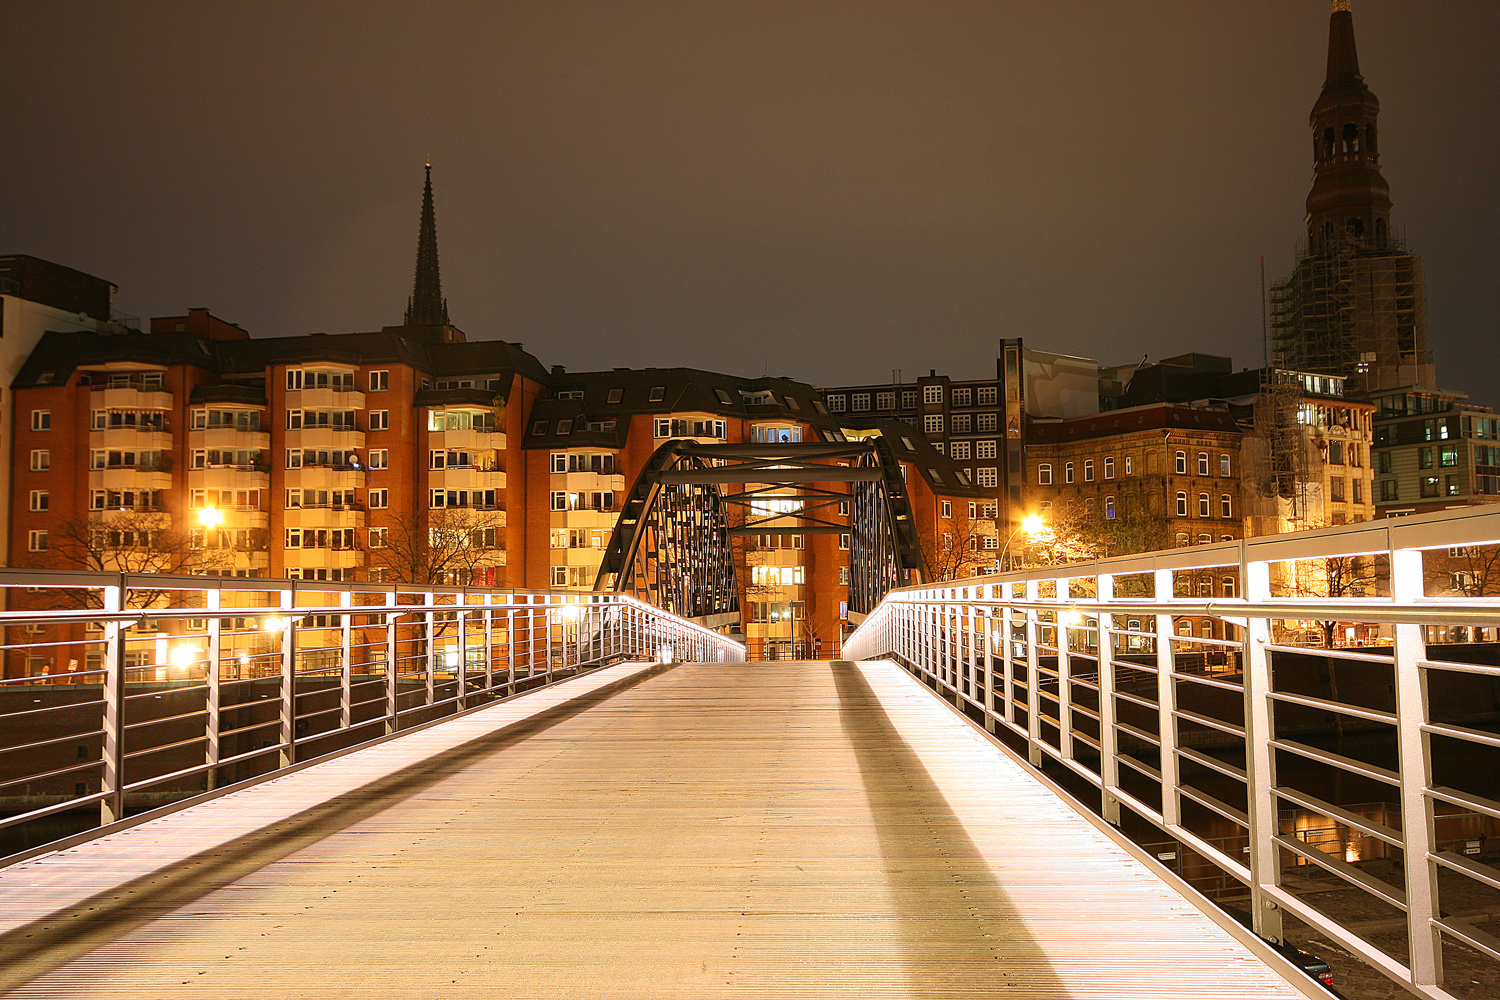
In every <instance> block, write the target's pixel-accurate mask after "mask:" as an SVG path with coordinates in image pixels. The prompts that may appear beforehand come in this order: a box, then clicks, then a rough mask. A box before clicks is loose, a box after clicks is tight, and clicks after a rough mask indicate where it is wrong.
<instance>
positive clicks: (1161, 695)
mask: <svg viewBox="0 0 1500 1000" xmlns="http://www.w3.org/2000/svg"><path fill="white" fill-rule="evenodd" d="M1152 586H1153V588H1154V589H1153V593H1154V594H1155V599H1156V601H1157V602H1164V601H1170V600H1172V598H1173V596H1174V595H1175V591H1174V589H1173V579H1172V571H1171V570H1169V569H1159V570H1156V572H1155V574H1154V576H1153V581H1152ZM1175 634H1176V633H1175V632H1173V623H1172V616H1171V615H1169V614H1167V615H1157V616H1156V712H1157V716H1156V718H1157V723H1156V729H1157V734H1156V735H1157V739H1158V740H1159V741H1160V742H1159V744H1158V749H1159V750H1160V757H1161V759H1160V760H1159V761H1158V762H1157V764H1158V768H1159V770H1160V771H1161V816H1162V822H1163V823H1165V824H1166V825H1167V826H1168V827H1175V826H1180V825H1181V824H1182V808H1181V800H1180V799H1179V798H1178V797H1177V781H1178V768H1177V681H1176V679H1175V678H1174V677H1173V674H1174V673H1175V672H1176V669H1177V656H1176V653H1177V650H1176V647H1175V646H1173V645H1172V637H1173V636H1174V635H1175Z"/></svg>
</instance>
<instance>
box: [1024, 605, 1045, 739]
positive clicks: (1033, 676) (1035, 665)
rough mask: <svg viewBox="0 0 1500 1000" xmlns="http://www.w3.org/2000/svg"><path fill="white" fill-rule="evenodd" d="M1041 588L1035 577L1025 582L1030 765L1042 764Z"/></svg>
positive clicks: (1027, 725) (1027, 719) (1027, 728)
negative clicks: (1038, 610)
mask: <svg viewBox="0 0 1500 1000" xmlns="http://www.w3.org/2000/svg"><path fill="white" fill-rule="evenodd" d="M1040 594H1041V587H1040V585H1039V584H1038V582H1037V581H1036V580H1027V581H1026V759H1027V760H1028V761H1030V762H1031V766H1032V767H1041V766H1042V685H1041V679H1040V677H1038V671H1039V670H1040V668H1041V656H1040V655H1038V653H1037V648H1036V645H1037V642H1038V641H1039V635H1040V632H1041V630H1040V629H1039V628H1038V627H1037V621H1038V612H1037V607H1036V602H1037V600H1038V597H1039V595H1040Z"/></svg>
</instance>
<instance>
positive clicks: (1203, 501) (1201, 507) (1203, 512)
mask: <svg viewBox="0 0 1500 1000" xmlns="http://www.w3.org/2000/svg"><path fill="white" fill-rule="evenodd" d="M1208 513H1209V512H1208V494H1207V493H1199V494H1198V516H1199V517H1207V516H1208Z"/></svg>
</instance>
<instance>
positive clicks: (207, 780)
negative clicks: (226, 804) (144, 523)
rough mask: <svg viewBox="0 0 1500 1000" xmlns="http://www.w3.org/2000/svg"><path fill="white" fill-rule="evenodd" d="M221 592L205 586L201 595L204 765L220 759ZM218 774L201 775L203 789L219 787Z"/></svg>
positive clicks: (212, 768) (216, 771) (215, 771)
mask: <svg viewBox="0 0 1500 1000" xmlns="http://www.w3.org/2000/svg"><path fill="white" fill-rule="evenodd" d="M220 597H221V591H220V590H219V588H218V587H205V588H204V592H203V603H204V609H205V610H206V611H207V612H208V668H207V670H205V671H204V674H203V683H204V687H205V693H204V704H203V708H204V716H203V763H205V764H210V765H213V764H217V763H218V762H219V761H220V760H221V759H222V756H223V754H222V751H221V750H220V747H219V739H220V737H219V733H220V728H221V722H222V720H221V719H220V718H219V712H220V705H221V704H222V697H221V693H220V690H219V656H220V638H221V636H220V628H221V619H220V618H219V607H220V604H221V600H220ZM218 777H219V771H218V768H216V767H210V768H209V769H208V771H206V772H205V773H204V776H203V782H204V786H203V787H204V788H205V789H207V790H210V791H212V790H213V789H214V788H215V787H217V785H218Z"/></svg>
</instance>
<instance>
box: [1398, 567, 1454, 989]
mask: <svg viewBox="0 0 1500 1000" xmlns="http://www.w3.org/2000/svg"><path fill="white" fill-rule="evenodd" d="M1423 594H1424V587H1423V575H1422V553H1421V551H1420V550H1418V549H1395V550H1393V551H1392V552H1391V598H1392V600H1394V601H1395V602H1396V603H1398V604H1410V603H1413V602H1415V601H1418V600H1420V599H1421V598H1422V596H1423ZM1391 652H1392V659H1393V660H1394V662H1395V672H1396V743H1397V750H1398V753H1399V757H1398V760H1399V762H1400V763H1399V765H1398V770H1399V773H1400V775H1401V840H1402V844H1401V853H1402V857H1403V858H1404V859H1405V861H1406V920H1407V939H1408V940H1409V941H1410V942H1411V976H1412V983H1413V985H1415V986H1419V987H1423V986H1425V987H1437V986H1439V985H1441V983H1442V979H1443V948H1442V939H1441V937H1440V936H1439V933H1438V929H1437V925H1436V924H1435V923H1434V922H1433V921H1434V920H1435V919H1436V918H1437V917H1438V915H1439V909H1438V879H1437V866H1436V864H1435V863H1434V862H1433V860H1432V857H1433V854H1434V844H1435V841H1436V839H1437V838H1436V831H1435V830H1434V824H1433V817H1432V806H1431V803H1430V801H1429V800H1428V798H1427V788H1428V787H1429V786H1430V785H1431V784H1432V754H1431V750H1432V745H1431V739H1430V738H1429V737H1428V735H1427V734H1426V733H1425V732H1424V731H1423V729H1422V727H1423V726H1424V725H1426V724H1427V676H1426V673H1425V672H1424V671H1423V669H1422V661H1423V660H1425V659H1426V657H1427V640H1426V636H1425V635H1423V627H1422V626H1421V625H1413V624H1408V625H1397V626H1396V627H1395V641H1394V645H1393V648H1392V650H1391Z"/></svg>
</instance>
